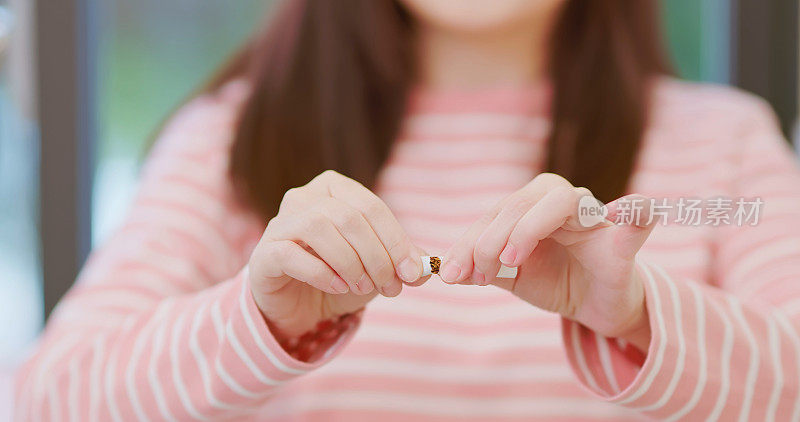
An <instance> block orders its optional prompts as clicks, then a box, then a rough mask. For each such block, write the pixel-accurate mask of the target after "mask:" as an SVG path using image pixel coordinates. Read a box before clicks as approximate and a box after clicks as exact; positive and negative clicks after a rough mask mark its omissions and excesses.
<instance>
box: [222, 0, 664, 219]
mask: <svg viewBox="0 0 800 422" xmlns="http://www.w3.org/2000/svg"><path fill="white" fill-rule="evenodd" d="M559 13H560V16H559V17H558V21H557V22H556V24H555V26H554V28H553V31H552V33H551V35H550V45H549V51H550V52H551V53H550V54H549V61H548V63H549V66H548V75H549V78H550V82H551V84H552V86H553V97H552V105H551V116H550V117H551V119H552V129H551V132H550V138H549V150H548V159H547V170H548V171H552V172H554V173H558V174H560V175H562V176H564V177H566V178H567V179H569V180H570V181H571V182H572V183H573V184H575V185H576V186H586V187H588V188H589V189H590V190H591V191H592V192H593V193H594V194H595V196H597V197H598V198H599V199H601V200H603V201H609V200H612V199H615V198H617V197H619V196H621V195H623V194H624V192H625V189H626V187H627V185H628V181H629V179H630V175H631V171H632V169H633V166H634V162H635V159H636V153H637V150H638V147H639V143H640V140H641V138H642V134H643V133H644V130H645V127H646V124H647V118H648V103H649V93H650V85H651V82H652V80H653V77H654V76H657V75H659V74H663V73H666V72H667V70H668V69H667V64H666V62H665V59H664V56H663V54H662V47H661V42H660V32H659V25H658V16H657V15H658V13H657V5H656V2H655V0H636V1H629V0H603V1H597V0H567V1H566V4H565V5H564V6H563V7H562V9H561V11H560V12H559ZM413 25H414V23H413V20H412V19H411V17H410V16H409V15H408V14H407V13H406V11H405V10H404V9H403V8H402V7H401V6H400V5H399V4H398V3H397V2H396V0H336V1H332V0H284V2H283V4H282V5H281V6H280V8H279V10H277V12H276V13H275V14H274V15H273V17H272V19H271V22H270V24H269V25H267V26H266V27H265V28H264V30H263V31H262V32H259V33H257V34H256V35H254V37H253V38H252V39H251V40H250V41H248V42H247V43H246V44H245V45H244V46H243V48H242V49H241V50H240V51H239V52H238V53H237V54H235V55H234V57H233V59H232V60H231V61H230V62H229V63H228V65H227V66H225V67H224V68H223V69H222V71H221V72H220V73H219V74H218V76H217V77H216V78H214V80H213V81H212V82H211V83H210V84H209V86H208V87H207V88H206V89H207V90H208V91H213V90H215V89H217V88H219V87H220V86H222V85H224V84H225V83H226V82H228V81H230V80H233V79H237V78H244V79H246V80H248V81H249V83H250V84H251V87H252V92H251V94H250V97H249V99H248V100H247V101H246V102H245V104H244V105H243V108H242V110H241V114H240V118H239V122H238V127H237V129H236V132H235V140H234V143H233V147H232V151H231V158H230V172H231V178H232V181H233V183H234V186H235V187H236V190H237V192H238V193H239V194H240V195H241V197H242V199H243V200H245V201H246V202H247V203H248V204H249V205H250V206H252V207H254V208H255V209H256V210H257V211H258V212H259V213H260V214H261V215H263V216H264V217H270V216H272V215H274V214H275V213H276V212H277V209H278V206H279V205H280V202H281V199H282V197H283V194H284V192H286V190H288V189H289V188H292V187H295V186H299V185H302V184H305V183H306V182H308V181H309V180H310V179H311V178H313V177H314V176H316V175H317V174H319V173H321V172H322V171H324V170H326V169H333V170H336V171H338V172H340V173H343V174H345V175H347V176H349V177H352V178H354V179H356V180H358V181H360V182H362V183H363V184H365V185H366V186H373V185H374V182H375V179H376V175H377V173H378V171H379V170H380V168H381V166H382V165H383V164H384V162H385V161H386V159H387V156H388V154H389V151H390V147H391V144H392V142H393V141H394V140H395V137H396V136H397V135H398V131H399V128H400V125H401V121H402V119H403V114H404V112H405V100H406V94H407V93H408V90H409V87H410V86H411V84H412V83H413V82H414V80H415V76H416V75H415V73H416V72H415V71H416V65H415V55H414V51H413V49H414V28H413Z"/></svg>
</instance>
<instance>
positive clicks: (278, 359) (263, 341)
mask: <svg viewBox="0 0 800 422" xmlns="http://www.w3.org/2000/svg"><path fill="white" fill-rule="evenodd" d="M231 281H232V282H233V286H232V287H233V288H232V289H231V290H229V291H230V292H231V293H233V292H235V293H236V296H235V297H230V296H229V297H228V298H223V300H222V303H221V307H222V308H223V309H224V310H225V311H227V312H229V314H228V315H229V318H230V319H229V322H228V324H226V325H227V326H226V327H225V331H226V332H227V333H226V334H227V337H228V338H227V340H228V343H230V344H231V346H233V347H231V349H232V351H234V352H235V353H236V354H239V355H241V356H240V358H241V359H240V360H243V361H247V360H249V361H250V362H252V364H251V365H248V366H255V368H252V367H251V368H248V369H250V372H253V373H256V374H258V373H263V375H264V377H263V378H266V379H272V380H275V381H277V382H278V383H280V382H282V381H286V380H288V379H291V378H294V377H296V376H299V375H302V374H304V373H306V372H308V371H311V370H314V369H316V368H319V367H320V366H322V365H324V364H326V363H327V362H329V361H330V360H331V359H333V358H334V357H336V356H337V355H338V354H339V353H340V352H341V351H342V349H343V348H344V347H345V346H346V345H347V344H348V343H349V341H350V339H351V338H352V337H353V335H354V334H355V332H356V330H357V329H358V326H359V325H360V320H359V321H358V322H357V323H356V324H354V325H353V326H352V327H351V328H350V329H348V330H347V331H345V332H344V333H342V335H341V336H340V337H339V339H338V340H337V341H336V342H335V343H334V344H333V345H332V346H331V347H330V348H328V350H327V351H326V352H324V354H323V355H322V357H321V358H319V359H317V360H315V361H313V362H310V363H309V362H303V361H300V360H297V359H295V358H293V357H292V356H290V355H289V354H288V353H287V352H286V351H285V350H284V349H283V348H282V347H281V346H280V344H279V343H278V341H277V340H276V339H275V336H274V335H273V334H272V332H271V331H270V330H269V328H268V326H267V322H266V320H265V319H264V316H263V315H262V314H261V311H260V310H259V308H258V305H256V302H255V300H254V299H253V295H252V292H251V290H250V282H249V277H248V268H247V267H245V268H244V269H243V270H242V271H241V272H240V273H239V274H238V275H237V276H236V277H235V278H234V279H233V280H231ZM235 343H239V345H236V344H235ZM256 378H262V377H260V376H257V377H256Z"/></svg>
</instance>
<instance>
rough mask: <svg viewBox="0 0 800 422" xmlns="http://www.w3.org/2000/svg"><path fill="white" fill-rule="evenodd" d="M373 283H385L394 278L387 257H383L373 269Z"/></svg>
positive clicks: (391, 266)
mask: <svg viewBox="0 0 800 422" xmlns="http://www.w3.org/2000/svg"><path fill="white" fill-rule="evenodd" d="M373 273H374V274H375V277H373V280H374V281H375V283H377V284H380V285H385V284H388V283H390V282H391V281H392V280H394V266H393V265H392V261H390V260H389V259H383V260H381V262H380V263H379V264H378V265H377V267H376V268H375V269H374V270H373Z"/></svg>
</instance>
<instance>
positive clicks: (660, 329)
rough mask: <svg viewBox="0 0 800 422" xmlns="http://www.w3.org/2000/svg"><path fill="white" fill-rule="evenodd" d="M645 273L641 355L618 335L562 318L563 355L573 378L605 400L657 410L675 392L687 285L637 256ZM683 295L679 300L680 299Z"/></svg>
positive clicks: (682, 363) (690, 292)
mask: <svg viewBox="0 0 800 422" xmlns="http://www.w3.org/2000/svg"><path fill="white" fill-rule="evenodd" d="M636 265H637V266H638V268H639V269H640V270H641V273H642V274H643V275H644V278H645V300H646V303H647V309H648V316H649V321H650V330H651V335H652V337H651V340H650V346H649V349H648V351H647V354H646V355H643V354H642V353H641V352H640V351H638V350H637V349H636V348H634V347H633V346H632V345H630V344H625V342H624V341H621V340H619V339H613V338H606V337H603V336H601V335H599V334H597V333H595V332H594V331H592V330H590V329H588V328H586V327H585V326H583V325H581V324H579V323H576V322H574V321H570V320H567V319H563V320H562V334H563V339H564V346H565V349H566V353H567V357H568V360H569V363H570V366H571V367H572V369H573V371H574V372H575V374H576V376H577V377H578V379H579V381H580V382H581V383H582V384H583V385H584V386H585V387H587V388H588V389H589V390H591V391H592V392H593V393H594V394H595V395H597V396H598V397H600V398H601V399H604V400H606V401H609V402H612V403H617V404H620V405H624V406H625V407H629V408H634V409H636V410H640V411H644V412H646V413H648V414H650V415H653V416H657V415H659V414H661V413H662V412H663V411H664V410H665V409H662V407H663V405H664V404H665V403H666V401H667V400H665V399H664V398H669V397H670V396H672V395H673V394H674V393H675V389H676V387H677V384H678V380H679V379H680V376H681V373H682V372H683V370H684V367H685V361H686V344H685V339H684V336H683V332H682V327H681V325H682V319H683V318H682V313H692V312H693V311H694V309H681V303H682V302H683V303H692V302H693V300H688V301H687V300H685V299H687V298H691V297H692V295H693V294H694V293H693V289H691V288H690V287H689V286H688V285H678V284H677V283H675V282H674V281H672V280H671V279H670V278H669V277H668V276H667V275H666V274H665V273H664V272H663V270H661V269H660V268H656V267H651V266H649V265H646V264H644V263H643V262H639V261H637V264H636ZM681 299H684V300H681Z"/></svg>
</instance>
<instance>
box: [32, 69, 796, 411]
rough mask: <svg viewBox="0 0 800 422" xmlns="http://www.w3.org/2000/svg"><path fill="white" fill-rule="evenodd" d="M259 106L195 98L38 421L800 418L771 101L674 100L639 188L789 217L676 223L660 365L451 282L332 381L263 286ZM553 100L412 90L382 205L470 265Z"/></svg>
mask: <svg viewBox="0 0 800 422" xmlns="http://www.w3.org/2000/svg"><path fill="white" fill-rule="evenodd" d="M246 92H247V87H246V85H245V84H242V83H240V84H232V85H229V86H227V87H226V88H225V89H224V90H222V92H220V93H218V94H217V95H216V96H214V97H206V98H201V99H198V100H195V101H193V102H192V103H191V104H189V105H188V106H186V107H185V108H184V109H183V110H182V111H181V112H180V113H179V114H178V115H177V116H176V117H175V118H174V119H173V121H172V123H171V124H170V125H169V126H168V127H167V128H166V130H165V132H164V134H163V136H162V137H161V139H160V141H159V142H158V144H157V146H156V147H155V149H154V150H153V152H152V154H151V156H150V158H149V160H148V162H147V164H146V166H145V169H144V172H143V177H142V181H141V187H140V190H139V192H138V195H137V196H136V198H135V201H134V203H133V207H132V209H131V211H130V214H129V215H128V217H127V219H126V220H125V223H124V224H123V225H122V227H120V228H119V230H118V231H117V232H116V233H115V234H114V235H113V236H112V237H111V238H110V239H109V240H108V241H107V242H105V244H104V245H103V246H102V247H101V248H99V249H98V250H96V251H95V252H94V253H93V254H92V256H91V257H90V259H89V261H88V263H87V264H86V267H85V269H84V270H83V272H82V274H81V276H80V278H79V281H78V283H77V284H76V286H75V287H74V288H73V289H72V290H71V291H70V292H69V294H68V295H67V297H66V298H65V299H64V300H63V301H62V302H61V304H60V305H59V306H58V308H57V310H56V312H55V313H54V315H53V317H52V318H51V320H50V322H49V323H48V326H47V329H46V332H45V334H44V337H43V339H42V341H41V346H40V348H39V352H38V353H37V354H36V356H34V357H33V359H32V360H31V361H30V362H28V363H27V364H26V365H25V366H24V367H23V369H22V371H21V375H20V377H19V390H18V397H17V404H18V407H17V418H18V419H19V420H25V421H27V420H40V419H47V420H73V421H94V420H115V421H120V420H124V421H128V420H140V421H146V420H194V419H200V420H207V419H219V418H224V417H234V418H239V419H254V420H255V419H257V420H289V419H291V420H304V419H307V420H339V419H341V420H376V419H378V418H380V420H382V421H383V422H390V421H395V420H406V419H408V418H411V417H413V418H421V419H425V420H439V421H450V420H536V419H542V420H575V419H581V420H586V419H604V420H624V419H643V418H646V417H656V418H665V419H670V420H676V419H681V418H686V419H690V420H707V419H712V420H713V419H721V420H800V385H799V384H800V171H798V167H797V165H796V163H795V161H794V160H793V158H792V155H791V153H790V150H789V149H788V148H787V146H786V144H785V142H784V140H783V139H782V138H781V135H780V133H779V131H778V129H777V127H776V123H775V121H774V118H773V116H772V114H771V111H770V110H769V108H768V107H767V106H766V105H765V104H764V103H763V102H762V101H760V100H757V99H754V98H752V97H750V96H747V95H744V94H741V93H738V92H734V91H733V90H730V89H727V88H721V87H710V86H699V85H691V84H687V83H683V82H678V81H672V80H664V81H662V82H661V83H659V86H658V88H657V92H656V95H655V106H654V114H653V118H652V121H651V125H650V128H649V130H648V133H647V135H646V139H645V142H644V146H643V150H642V151H641V156H640V158H639V161H638V164H637V167H636V170H635V175H634V179H633V183H632V187H631V189H630V190H631V191H632V192H637V193H642V194H645V195H648V196H652V197H656V198H661V197H670V198H674V197H677V196H684V197H697V198H712V197H717V196H725V197H734V198H737V197H756V196H758V197H761V198H762V199H763V201H764V202H765V205H764V208H763V212H762V215H761V221H760V222H759V224H758V225H756V226H746V227H739V226H726V227H711V226H702V227H692V226H685V225H667V226H663V227H662V226H659V227H657V228H656V230H655V231H654V233H653V235H652V237H651V238H650V239H649V240H648V241H647V243H646V244H645V246H644V249H643V250H642V252H641V253H640V257H639V258H640V262H641V266H642V269H643V270H644V272H645V274H646V275H647V283H646V296H647V306H648V309H649V315H650V324H651V327H652V332H653V337H652V341H651V345H650V349H649V351H648V353H647V355H646V356H643V355H641V354H637V353H635V352H634V351H633V350H632V348H627V347H625V345H624V344H621V343H620V342H618V341H616V340H613V339H611V340H610V339H607V338H604V337H601V336H598V335H595V334H594V333H593V332H592V331H590V330H588V329H586V328H585V327H582V326H580V325H578V324H575V323H572V322H570V321H566V320H562V319H561V318H560V317H558V316H557V315H554V314H550V313H547V312H544V311H541V310H538V309H536V308H534V307H532V306H531V305H529V304H527V303H524V302H522V301H521V300H519V299H517V298H515V297H514V296H512V295H510V294H509V293H508V292H506V291H503V290H500V289H497V288H494V287H491V286H490V287H478V286H449V285H445V284H444V283H442V282H441V281H440V280H439V279H437V278H436V277H434V278H432V279H431V280H430V281H429V282H428V283H427V284H425V285H424V286H422V287H418V288H408V287H407V288H405V289H404V291H403V293H402V294H401V295H400V296H398V297H396V298H392V299H387V298H383V297H379V298H377V299H376V300H374V301H373V302H372V303H371V304H370V305H369V306H368V307H367V310H366V312H365V314H364V316H363V320H362V323H361V325H360V326H359V327H358V328H356V329H354V330H352V331H351V332H349V333H348V334H346V335H344V336H343V338H342V339H341V340H340V341H339V342H338V343H337V344H336V345H335V346H334V347H333V348H332V349H331V350H330V351H329V353H328V355H327V357H326V358H325V359H323V360H322V361H320V362H317V363H314V364H308V363H303V362H299V361H295V360H293V359H292V358H291V357H289V356H288V355H287V354H286V353H285V352H284V351H283V350H282V349H281V348H280V346H278V344H277V343H276V341H275V339H274V338H273V337H272V335H271V334H270V333H269V331H268V329H267V327H266V325H265V323H264V321H263V319H262V317H261V314H260V313H259V311H258V309H257V308H256V306H255V303H254V302H253V299H252V297H251V296H250V293H249V290H248V286H247V282H246V281H245V280H246V278H245V277H244V276H243V274H244V273H245V271H246V268H244V266H245V264H246V262H247V260H248V257H249V252H250V251H251V249H252V247H253V246H254V245H255V242H256V241H257V240H258V238H259V236H260V234H261V232H262V229H263V227H264V225H265V222H264V221H259V220H258V219H257V218H255V217H254V216H253V215H252V214H251V213H250V212H249V211H248V210H247V209H244V208H243V207H241V206H240V205H238V204H237V202H236V201H234V199H233V196H232V192H231V186H230V185H229V181H228V180H227V178H226V166H227V160H228V158H227V157H228V148H229V146H230V140H231V131H232V128H233V126H232V123H233V121H234V119H235V113H236V110H237V106H238V104H239V101H240V100H241V98H242V97H243V96H244V95H246ZM544 92H545V90H542V89H530V90H514V91H511V90H508V91H503V90H494V91H491V92H487V91H483V92H473V93H454V92H448V93H442V92H416V93H415V94H414V95H413V96H412V101H411V104H412V106H411V109H410V111H409V114H408V117H407V121H406V123H405V126H404V130H403V135H402V136H401V137H400V139H398V141H397V142H396V145H395V146H394V150H393V153H392V155H391V159H390V161H389V163H388V165H387V166H386V168H385V169H384V171H383V173H382V176H381V179H380V184H379V187H378V189H377V191H378V193H379V195H380V196H381V197H382V198H384V199H385V201H386V202H387V203H388V204H389V206H390V207H391V209H392V210H393V211H394V212H395V213H396V215H397V217H398V219H399V220H400V222H401V224H402V225H403V226H404V227H405V228H406V229H407V231H408V233H409V234H410V235H411V237H412V238H413V240H415V241H416V242H417V243H418V244H419V245H420V246H421V247H422V248H424V249H426V250H427V251H429V252H442V251H444V250H446V249H447V247H448V246H449V245H450V244H451V243H452V242H453V241H454V240H455V239H456V238H457V237H458V235H459V234H461V232H462V231H463V230H464V229H465V228H466V227H467V226H468V225H469V224H470V223H471V222H473V221H474V220H475V219H477V218H478V217H479V216H480V215H481V214H482V213H483V212H484V211H486V210H487V209H488V208H489V207H490V206H491V205H493V204H494V203H496V202H497V201H498V200H500V199H501V198H502V197H503V196H505V195H507V194H509V193H511V192H513V191H514V190H516V189H517V188H519V187H520V186H522V185H523V184H525V183H526V182H528V181H529V180H530V179H531V178H533V177H534V175H536V174H537V173H538V172H539V171H540V170H541V168H542V162H543V157H544V148H545V139H546V133H547V130H548V121H547V119H546V107H545V106H544V105H545V104H546V94H545V93H544ZM431 181H435V182H436V183H435V184H432V183H431Z"/></svg>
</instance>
